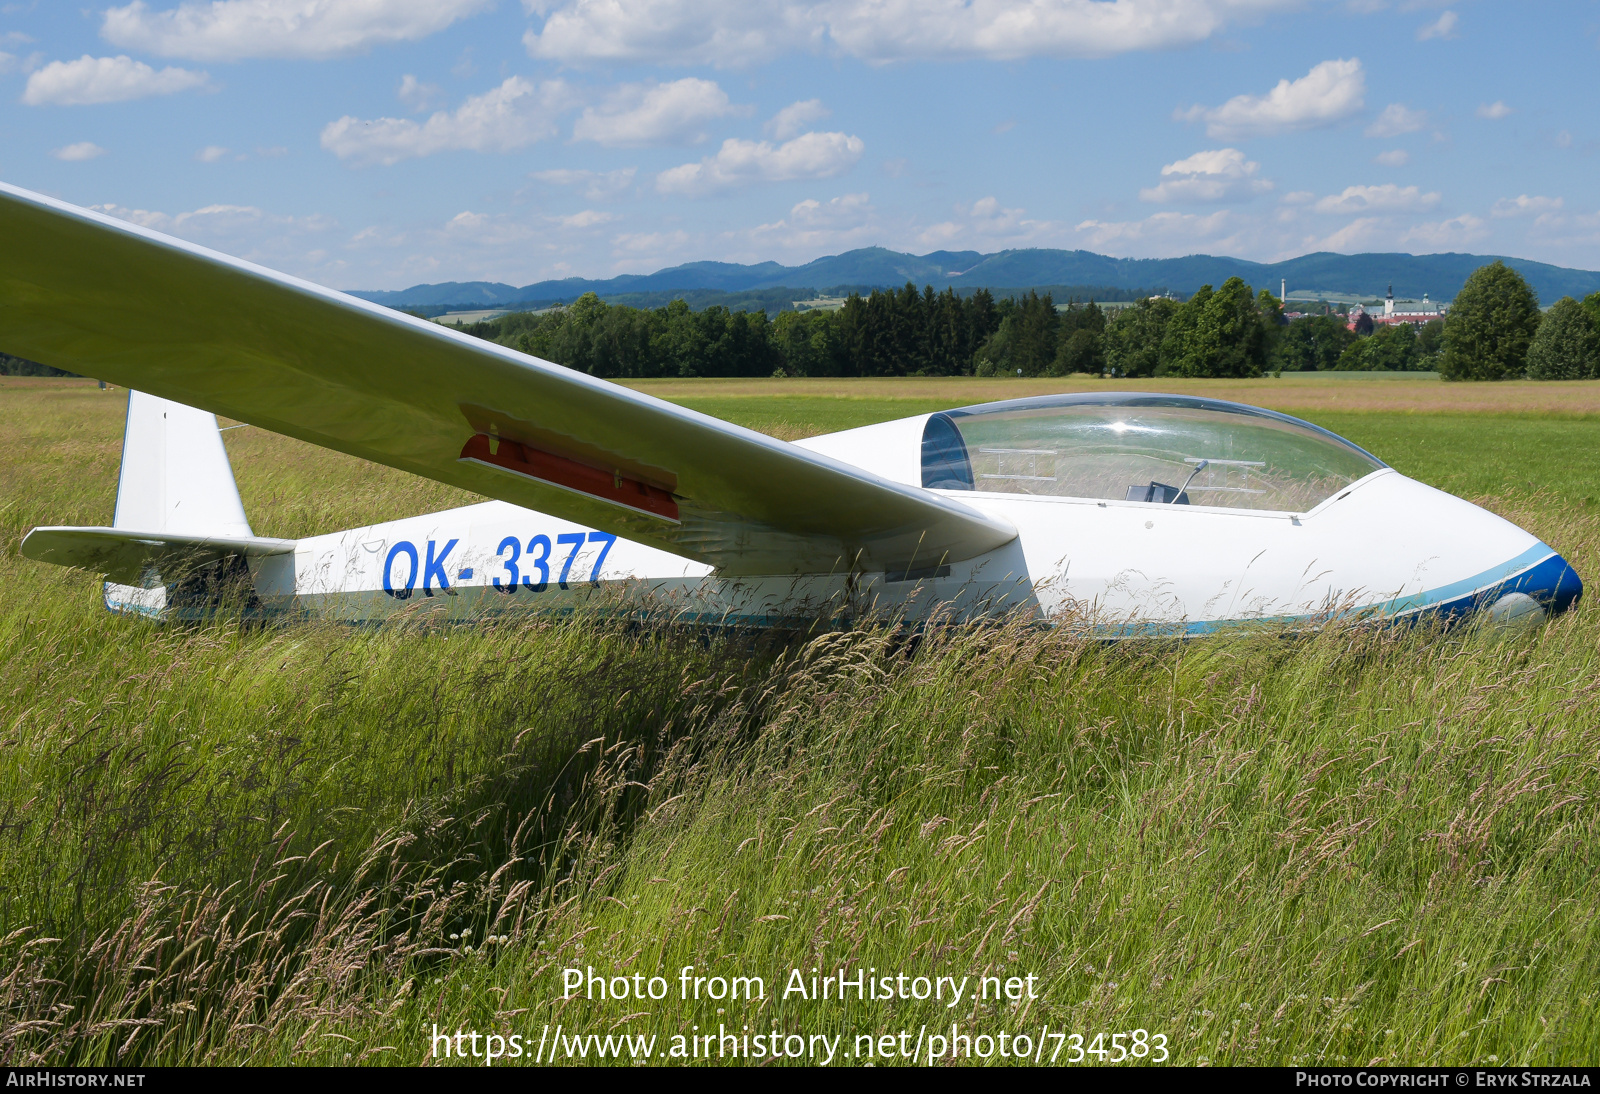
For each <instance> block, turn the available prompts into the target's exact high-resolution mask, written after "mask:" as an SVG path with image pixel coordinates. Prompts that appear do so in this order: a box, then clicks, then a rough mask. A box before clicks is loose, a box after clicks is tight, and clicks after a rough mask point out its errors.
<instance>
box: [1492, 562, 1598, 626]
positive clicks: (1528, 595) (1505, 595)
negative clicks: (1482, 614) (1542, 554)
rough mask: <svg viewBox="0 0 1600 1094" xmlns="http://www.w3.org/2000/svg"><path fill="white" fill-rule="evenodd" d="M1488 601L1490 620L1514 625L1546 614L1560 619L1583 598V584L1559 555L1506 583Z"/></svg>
mask: <svg viewBox="0 0 1600 1094" xmlns="http://www.w3.org/2000/svg"><path fill="white" fill-rule="evenodd" d="M1497 593H1498V595H1494V596H1491V597H1490V598H1486V599H1488V601H1489V602H1488V604H1487V607H1488V609H1489V616H1490V618H1491V619H1493V620H1494V621H1495V622H1497V623H1511V622H1514V621H1517V620H1520V619H1523V618H1525V617H1528V616H1531V615H1533V614H1534V613H1535V612H1545V613H1548V614H1550V615H1560V614H1561V613H1562V612H1564V611H1566V610H1567V609H1568V608H1570V607H1572V606H1573V605H1574V604H1576V603H1577V602H1578V598H1579V597H1581V596H1582V595H1583V581H1582V579H1581V578H1579V577H1578V572H1577V571H1576V570H1574V569H1573V568H1572V564H1571V563H1569V562H1568V561H1567V560H1566V559H1564V558H1562V557H1561V556H1560V555H1558V554H1552V555H1551V556H1550V557H1549V558H1547V559H1545V560H1544V561H1543V562H1541V563H1539V564H1538V565H1537V566H1534V567H1532V568H1531V569H1529V570H1527V571H1526V572H1525V573H1522V574H1519V575H1517V577H1515V578H1513V579H1512V580H1510V581H1508V582H1506V583H1505V584H1504V585H1502V586H1501V587H1500V588H1499V590H1497Z"/></svg>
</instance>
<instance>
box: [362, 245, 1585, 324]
mask: <svg viewBox="0 0 1600 1094" xmlns="http://www.w3.org/2000/svg"><path fill="white" fill-rule="evenodd" d="M1497 258H1499V259H1501V260H1502V261H1504V262H1505V263H1506V265H1508V266H1511V267H1513V268H1515V269H1516V270H1518V271H1519V272H1520V273H1521V274H1522V276H1523V277H1525V278H1527V279H1528V283H1529V284H1531V285H1532V286H1533V288H1534V291H1536V292H1537V293H1538V294H1539V299H1540V300H1541V301H1542V302H1543V303H1545V304H1549V303H1552V302H1554V301H1555V300H1557V299H1559V298H1560V297H1562V296H1576V297H1583V296H1587V295H1588V294H1589V293H1592V292H1600V273H1597V272H1595V271H1591V270H1572V269H1567V268H1565V267H1562V266H1551V265H1547V264H1546V263H1543V262H1531V261H1528V260H1527V259H1522V258H1508V257H1505V256H1502V255H1470V254H1434V255H1408V254H1358V255H1341V254H1332V253H1330V252H1327V251H1320V252H1318V253H1316V254H1308V255H1301V256H1300V257H1299V258H1291V259H1288V260H1286V261H1284V262H1271V263H1263V262H1251V261H1249V260H1247V259H1242V258H1226V257H1218V256H1213V255H1187V256H1185V257H1183V258H1110V257H1107V256H1106V255H1099V254H1095V253H1094V252H1092V251H1058V250H1045V249H1042V248H1039V249H1027V250H1016V251H1000V252H998V253H997V254H987V255H986V254H981V253H979V252H977V251H934V252H933V253H931V254H925V255H910V254H901V253H899V252H898V251H890V250H887V249H885V248H883V247H863V248H860V249H859V250H854V251H846V252H845V253H844V254H839V255H828V256H827V257H825V258H819V259H817V260H816V261H814V262H807V263H806V264H804V265H802V266H783V265H780V264H778V263H776V262H760V263H757V264H755V265H752V266H744V265H740V264H738V263H733V262H688V263H685V264H684V265H682V266H672V267H669V268H667V269H664V270H657V271H656V272H655V273H653V274H623V275H622V276H620V277H612V278H606V279H604V280H590V279H588V278H581V277H570V278H565V279H563V280H560V281H538V282H535V283H534V284H532V285H523V286H522V287H520V288H518V287H516V286H513V285H505V284H501V283H500V282H494V281H447V282H444V283H442V284H437V285H413V286H412V287H411V288H409V289H400V290H396V291H389V292H363V291H359V290H356V291H353V292H352V295H354V296H359V297H361V298H362V299H364V300H371V301H372V302H374V303H377V304H385V305H387V306H389V307H395V308H429V309H440V308H447V307H451V308H461V309H467V308H484V307H506V306H510V305H517V304H526V303H534V302H540V303H546V304H552V303H564V302H567V301H571V300H576V299H577V298H578V297H579V296H582V295H583V294H584V293H586V292H593V293H598V294H599V295H601V296H603V297H608V298H609V297H617V296H621V295H624V294H627V295H630V296H631V295H635V294H640V295H642V294H647V293H648V294H654V293H674V292H686V291H689V290H693V289H704V290H712V291H714V292H721V293H744V292H752V291H756V290H762V289H774V288H778V287H785V288H788V289H809V290H817V289H827V288H833V287H836V286H842V285H849V286H856V287H871V286H877V287H882V288H890V287H898V286H900V285H904V284H905V283H906V282H907V281H912V282H915V283H916V284H917V285H932V286H933V287H934V288H938V289H942V288H944V287H945V286H954V287H955V288H957V289H961V288H986V287H987V288H993V287H998V286H1005V287H1008V288H1015V287H1021V288H1029V287H1032V286H1046V285H1104V286H1107V287H1109V288H1117V289H1123V290H1133V289H1152V290H1156V289H1166V290H1170V291H1172V292H1175V293H1180V294H1182V295H1185V296H1187V295H1188V294H1190V293H1192V292H1194V291H1195V290H1196V289H1198V288H1199V287H1200V286H1201V285H1204V284H1210V285H1220V284H1221V283H1222V282H1224V281H1226V280H1227V279H1228V278H1230V277H1234V276H1238V277H1242V278H1244V280H1245V281H1247V282H1249V283H1250V284H1251V285H1253V286H1254V287H1255V288H1257V289H1271V290H1272V291H1273V292H1277V291H1278V288H1279V283H1280V282H1281V281H1283V280H1287V281H1288V282H1289V288H1290V289H1291V290H1296V289H1302V290H1303V289H1320V290H1322V291H1324V292H1333V293H1349V294H1353V295H1364V296H1382V295H1383V294H1384V292H1385V291H1386V290H1387V289H1388V287H1389V285H1390V284H1393V285H1394V292H1395V295H1396V296H1398V297H1402V298H1412V299H1415V298H1420V297H1421V296H1422V294H1423V293H1428V294H1430V295H1431V296H1432V298H1433V299H1434V300H1449V299H1451V298H1452V297H1454V296H1455V294H1456V293H1457V291H1459V290H1460V288H1461V285H1462V283H1463V282H1464V281H1466V279H1467V275H1468V274H1470V273H1471V272H1472V271H1473V270H1475V269H1477V268H1478V267H1479V266H1482V265H1484V264H1486V263H1489V262H1493V261H1495V259H1497Z"/></svg>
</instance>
